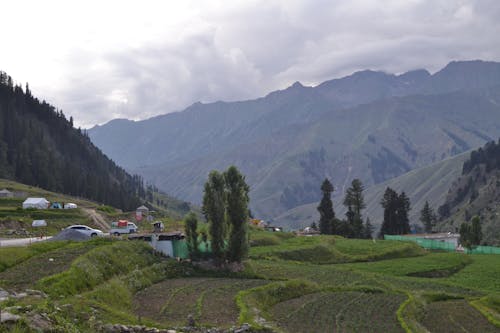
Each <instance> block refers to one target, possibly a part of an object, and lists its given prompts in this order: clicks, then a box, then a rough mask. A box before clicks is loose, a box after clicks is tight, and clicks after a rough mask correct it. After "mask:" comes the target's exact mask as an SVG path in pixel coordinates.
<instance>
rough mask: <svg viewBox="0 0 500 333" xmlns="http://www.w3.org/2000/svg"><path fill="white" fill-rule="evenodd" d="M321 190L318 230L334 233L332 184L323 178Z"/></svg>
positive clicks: (323, 232) (324, 232) (322, 232)
mask: <svg viewBox="0 0 500 333" xmlns="http://www.w3.org/2000/svg"><path fill="white" fill-rule="evenodd" d="M321 192H323V197H322V198H321V202H320V204H319V206H318V208H317V209H318V212H319V215H320V218H319V232H320V233H321V234H327V235H328V234H334V233H336V232H337V230H336V223H335V212H334V211H333V203H332V199H331V195H332V192H333V185H332V183H330V181H329V180H328V179H327V178H325V180H324V181H323V183H322V184H321Z"/></svg>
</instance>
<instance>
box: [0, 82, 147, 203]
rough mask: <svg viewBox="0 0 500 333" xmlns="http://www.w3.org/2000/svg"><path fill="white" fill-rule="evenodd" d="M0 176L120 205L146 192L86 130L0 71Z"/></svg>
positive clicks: (137, 179) (132, 200) (137, 199)
mask: <svg viewBox="0 0 500 333" xmlns="http://www.w3.org/2000/svg"><path fill="white" fill-rule="evenodd" d="M0 178H7V179H12V180H16V181H19V182H22V183H25V184H29V185H36V186H39V187H42V188H44V189H47V190H51V191H54V192H60V193H64V194H70V195H73V196H80V197H85V198H88V199H92V200H95V201H98V202H101V203H105V204H109V205H112V206H115V207H119V208H122V209H125V210H130V209H134V208H136V207H137V206H138V205H139V204H140V203H141V201H140V199H139V198H140V197H144V196H145V190H144V186H143V181H142V179H141V177H139V176H131V175H129V174H128V173H127V172H126V171H125V170H124V169H122V168H120V167H118V166H117V165H116V164H115V163H114V162H113V161H112V160H110V159H109V158H108V157H107V156H105V155H104V154H103V153H102V152H101V151H100V150H99V149H98V148H97V147H95V146H94V145H93V144H92V142H91V141H90V139H89V137H88V136H87V134H86V133H85V132H83V131H81V130H80V129H75V128H74V127H73V119H72V118H70V119H69V120H68V119H66V117H65V115H64V114H63V112H62V111H61V110H57V109H56V108H55V107H53V106H52V105H50V104H48V103H47V102H45V101H39V100H38V99H37V98H36V97H34V96H32V95H31V92H30V90H29V87H28V85H26V88H25V90H24V91H23V89H22V88H21V87H20V86H18V85H14V84H13V80H12V78H11V77H10V76H8V75H7V74H6V73H4V72H0Z"/></svg>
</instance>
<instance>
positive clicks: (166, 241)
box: [129, 231, 188, 259]
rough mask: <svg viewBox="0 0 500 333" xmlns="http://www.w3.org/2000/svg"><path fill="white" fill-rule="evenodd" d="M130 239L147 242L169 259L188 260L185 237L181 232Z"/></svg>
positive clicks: (130, 237) (138, 236)
mask: <svg viewBox="0 0 500 333" xmlns="http://www.w3.org/2000/svg"><path fill="white" fill-rule="evenodd" d="M129 239H130V240H142V241H146V242H148V243H149V245H151V246H152V247H153V248H154V249H155V250H156V251H158V252H161V253H162V254H163V255H165V256H167V257H172V258H182V259H186V258H188V252H187V247H186V244H185V241H184V235H183V234H182V233H181V232H179V231H177V232H169V233H162V234H150V235H137V236H129Z"/></svg>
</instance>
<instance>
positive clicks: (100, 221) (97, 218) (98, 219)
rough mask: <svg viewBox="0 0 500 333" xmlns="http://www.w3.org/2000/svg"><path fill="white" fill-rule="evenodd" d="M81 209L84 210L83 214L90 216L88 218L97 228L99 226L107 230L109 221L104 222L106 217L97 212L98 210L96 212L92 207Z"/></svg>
mask: <svg viewBox="0 0 500 333" xmlns="http://www.w3.org/2000/svg"><path fill="white" fill-rule="evenodd" d="M82 210H83V211H84V212H85V214H87V215H88V216H90V218H91V219H92V221H93V222H94V223H95V224H96V225H97V226H98V227H99V228H101V229H102V230H103V231H105V232H107V231H108V230H109V229H110V227H109V223H108V222H106V219H105V218H104V217H103V216H102V215H101V214H99V213H98V212H96V210H95V209H92V208H82Z"/></svg>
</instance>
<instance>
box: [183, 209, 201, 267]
mask: <svg viewBox="0 0 500 333" xmlns="http://www.w3.org/2000/svg"><path fill="white" fill-rule="evenodd" d="M184 232H185V234H186V244H187V248H188V252H189V256H190V258H191V259H196V258H198V257H199V254H200V253H199V244H200V243H199V240H198V218H197V217H196V215H195V214H194V213H193V212H191V213H189V214H187V215H186V217H185V218H184Z"/></svg>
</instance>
